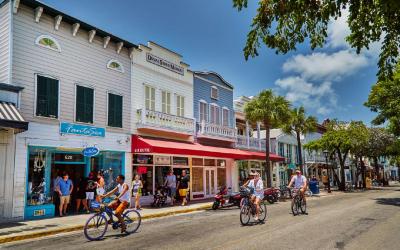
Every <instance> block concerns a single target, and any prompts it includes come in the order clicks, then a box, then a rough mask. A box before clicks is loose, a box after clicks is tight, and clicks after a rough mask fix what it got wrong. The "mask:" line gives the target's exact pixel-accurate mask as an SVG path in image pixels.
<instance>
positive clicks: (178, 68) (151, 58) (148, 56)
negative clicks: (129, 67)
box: [146, 53, 184, 75]
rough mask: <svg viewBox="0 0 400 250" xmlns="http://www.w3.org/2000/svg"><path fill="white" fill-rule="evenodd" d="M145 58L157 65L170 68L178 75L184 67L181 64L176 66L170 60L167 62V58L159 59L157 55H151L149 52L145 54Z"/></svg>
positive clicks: (181, 73) (182, 72) (182, 71)
mask: <svg viewBox="0 0 400 250" xmlns="http://www.w3.org/2000/svg"><path fill="white" fill-rule="evenodd" d="M146 60H147V61H148V62H150V63H153V64H155V65H158V66H160V67H163V68H166V69H168V70H171V71H173V72H175V73H178V74H180V75H183V74H184V69H183V67H181V66H178V65H176V64H174V63H172V62H169V61H167V60H164V59H161V58H159V57H158V56H155V55H152V54H150V53H147V54H146Z"/></svg>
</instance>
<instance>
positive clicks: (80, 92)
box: [75, 85, 94, 123]
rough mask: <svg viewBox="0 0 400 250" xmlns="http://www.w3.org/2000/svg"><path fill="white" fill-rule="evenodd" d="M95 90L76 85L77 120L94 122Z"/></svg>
mask: <svg viewBox="0 0 400 250" xmlns="http://www.w3.org/2000/svg"><path fill="white" fill-rule="evenodd" d="M93 102H94V90H93V89H92V88H87V87H83V86H79V85H76V106H75V121H77V122H85V123H93V106H94V105H93Z"/></svg>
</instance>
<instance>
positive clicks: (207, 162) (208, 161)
mask: <svg viewBox="0 0 400 250" xmlns="http://www.w3.org/2000/svg"><path fill="white" fill-rule="evenodd" d="M204 166H210V167H214V166H215V159H204Z"/></svg>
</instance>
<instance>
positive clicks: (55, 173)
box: [51, 169, 62, 207]
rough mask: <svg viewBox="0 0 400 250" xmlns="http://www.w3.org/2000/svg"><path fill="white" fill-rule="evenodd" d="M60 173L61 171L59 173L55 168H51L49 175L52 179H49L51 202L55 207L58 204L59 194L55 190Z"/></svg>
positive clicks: (59, 179) (60, 178)
mask: <svg viewBox="0 0 400 250" xmlns="http://www.w3.org/2000/svg"><path fill="white" fill-rule="evenodd" d="M61 175H62V173H60V172H59V171H57V170H56V169H53V170H52V174H51V176H52V178H53V179H52V181H51V191H52V194H53V204H54V206H55V207H59V206H60V194H59V193H58V191H57V187H58V182H60V181H61V180H62V177H61Z"/></svg>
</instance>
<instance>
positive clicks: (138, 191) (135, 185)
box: [131, 174, 143, 210]
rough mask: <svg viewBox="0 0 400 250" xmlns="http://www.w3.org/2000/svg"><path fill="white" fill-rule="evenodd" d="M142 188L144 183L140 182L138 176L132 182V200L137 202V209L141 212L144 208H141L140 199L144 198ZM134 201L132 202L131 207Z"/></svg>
mask: <svg viewBox="0 0 400 250" xmlns="http://www.w3.org/2000/svg"><path fill="white" fill-rule="evenodd" d="M142 188H143V183H142V181H141V180H140V175H138V174H136V175H135V178H134V179H133V181H132V199H131V200H134V201H135V209H137V210H141V209H142V208H141V207H140V197H141V196H142ZM132 203H133V201H131V207H132V205H133V204H132Z"/></svg>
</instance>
